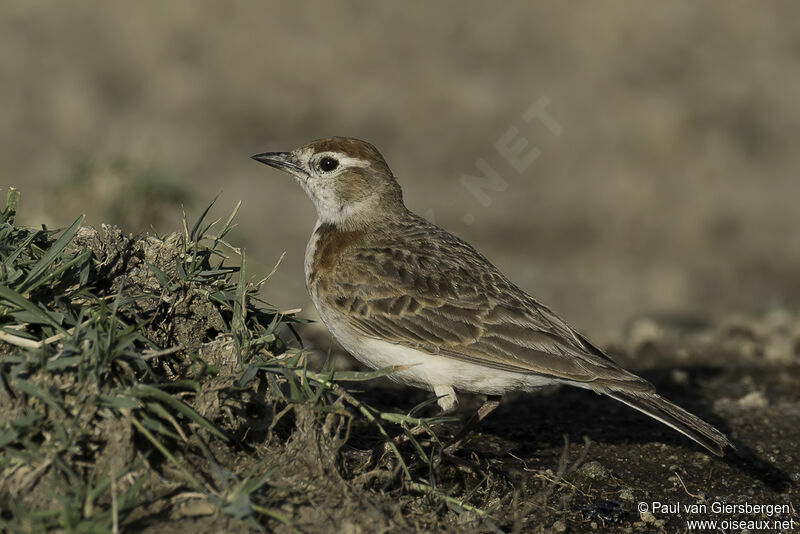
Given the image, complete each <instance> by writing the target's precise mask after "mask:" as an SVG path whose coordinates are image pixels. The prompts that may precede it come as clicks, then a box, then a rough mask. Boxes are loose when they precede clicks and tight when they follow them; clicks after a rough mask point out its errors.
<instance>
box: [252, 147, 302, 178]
mask: <svg viewBox="0 0 800 534" xmlns="http://www.w3.org/2000/svg"><path fill="white" fill-rule="evenodd" d="M251 157H252V158H253V159H254V160H256V161H260V162H261V163H266V164H267V165H269V166H270V167H275V168H276V169H278V170H281V171H285V172H288V173H289V174H293V175H295V176H299V175H304V174H305V170H304V169H303V168H302V167H301V166H300V163H299V162H298V161H297V158H295V157H294V155H293V154H292V153H291V152H264V153H263V154H256V155H255V156H251Z"/></svg>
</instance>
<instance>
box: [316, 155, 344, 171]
mask: <svg viewBox="0 0 800 534" xmlns="http://www.w3.org/2000/svg"><path fill="white" fill-rule="evenodd" d="M338 166H339V162H338V161H336V160H335V159H333V158H328V157H325V158H322V159H321V160H319V168H320V169H322V170H323V171H325V172H330V171H332V170H333V169H335V168H336V167H338Z"/></svg>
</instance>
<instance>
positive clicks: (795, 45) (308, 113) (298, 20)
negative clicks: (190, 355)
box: [0, 0, 800, 343]
mask: <svg viewBox="0 0 800 534" xmlns="http://www.w3.org/2000/svg"><path fill="white" fill-rule="evenodd" d="M0 79H2V83H0V104H1V105H2V116H3V118H2V120H0V136H2V144H1V145H0V189H6V188H7V187H8V186H15V187H17V188H18V189H20V190H21V192H22V206H21V209H20V218H21V222H24V223H28V224H31V225H39V224H41V223H46V224H47V225H48V226H49V227H58V226H64V225H67V224H69V223H70V222H72V220H74V219H75V217H76V216H77V215H78V214H79V213H82V212H86V213H87V216H88V221H87V222H88V223H89V224H92V225H99V224H100V223H104V222H105V223H115V224H119V225H121V226H122V227H123V228H124V229H126V230H128V231H131V232H138V231H148V230H155V231H157V232H159V233H166V232H171V231H175V230H178V229H179V218H180V212H181V210H180V206H181V205H183V206H185V207H186V211H187V214H188V216H189V219H190V220H192V219H194V218H196V216H197V215H199V213H200V212H201V211H202V210H203V209H204V208H205V206H207V205H208V203H209V202H210V201H211V200H212V199H213V198H214V197H215V196H216V195H217V194H221V195H220V199H219V200H218V202H217V206H216V208H215V212H214V213H216V215H217V216H221V217H224V216H227V214H228V213H229V212H230V211H231V210H232V209H233V206H234V205H235V204H236V202H237V201H238V200H240V199H241V200H243V205H242V208H241V211H240V215H239V223H240V224H239V227H238V228H237V230H236V232H235V235H234V236H233V237H232V239H231V240H232V241H233V242H234V243H236V244H239V245H242V246H244V247H246V248H247V251H248V259H250V260H251V261H252V264H251V268H250V269H251V273H252V274H253V275H254V277H256V276H258V275H262V276H263V275H264V274H266V273H268V272H269V271H270V270H271V269H272V267H273V265H274V264H275V262H276V261H277V260H278V258H279V257H280V255H281V254H282V253H283V252H284V251H285V252H286V258H285V261H284V262H283V264H282V265H281V266H280V268H279V270H278V272H277V273H276V274H275V275H274V276H273V278H272V279H271V281H270V282H269V283H268V284H267V286H266V287H265V290H264V296H265V298H266V299H267V300H269V301H271V302H273V303H274V304H275V305H277V306H279V307H280V308H283V309H287V308H295V307H301V306H302V307H303V308H304V314H305V316H307V317H313V316H314V315H313V306H312V305H311V303H310V300H309V298H308V296H307V293H306V291H305V286H304V277H303V273H302V262H303V253H304V248H305V244H306V241H307V239H308V236H309V234H310V232H311V230H312V227H313V225H314V221H315V213H314V210H313V207H312V205H311V203H310V201H308V200H307V199H306V197H305V195H304V194H303V192H302V191H301V190H300V188H299V187H297V186H296V185H295V184H293V183H292V182H291V180H290V179H289V178H288V177H286V176H284V175H281V174H280V173H278V172H277V171H274V170H271V169H268V168H267V167H265V166H263V165H261V164H258V163H256V162H254V161H252V160H250V159H249V156H250V155H251V154H255V153H258V152H263V151H271V150H289V149H292V148H295V147H297V146H299V145H302V144H305V143H307V142H308V141H310V140H312V139H315V138H320V137H326V136H330V135H346V136H354V137H359V138H363V139H366V140H369V141H370V142H372V143H373V144H375V145H376V146H377V147H378V148H379V149H380V150H381V151H382V153H383V154H384V156H385V157H386V159H387V161H388V162H389V164H390V166H391V167H392V169H393V170H394V172H395V174H396V175H397V176H398V179H399V181H400V183H401V185H402V186H403V187H404V190H405V198H406V202H407V204H408V206H409V207H410V208H411V209H413V210H414V211H416V212H418V213H421V214H424V215H425V216H427V217H429V218H431V219H433V220H434V221H435V222H436V223H437V224H439V225H441V226H443V227H445V228H447V229H448V230H450V231H452V232H454V233H456V234H458V235H460V236H461V237H463V238H464V239H466V240H467V241H469V242H470V243H472V244H473V245H474V246H475V247H476V248H477V249H478V250H479V251H481V252H483V253H484V254H485V255H487V256H488V257H489V258H490V259H491V260H492V261H493V262H494V263H496V264H497V265H498V267H500V269H501V270H503V271H504V272H505V273H506V274H508V275H509V277H510V278H511V279H512V280H514V281H515V282H517V283H518V285H520V286H521V287H522V288H523V289H525V290H527V291H529V292H530V293H532V294H534V295H536V296H537V297H538V298H539V299H540V300H541V301H543V302H545V303H547V304H549V305H550V306H551V307H552V308H554V309H555V310H556V311H558V312H560V313H561V314H562V315H564V316H565V317H567V318H569V319H570V320H571V322H572V323H573V325H574V326H576V327H579V328H580V329H582V330H584V331H585V332H586V333H588V334H590V335H591V336H592V337H593V338H594V339H597V340H598V341H599V342H600V343H605V342H608V341H611V340H614V339H615V338H616V337H618V336H619V333H620V332H621V331H622V330H623V329H624V328H625V325H626V324H628V322H629V321H630V320H631V318H633V317H637V316H642V315H648V314H654V315H661V316H678V317H683V318H697V319H698V320H706V319H708V318H715V317H719V316H721V315H728V314H739V313H742V314H746V313H763V312H767V311H769V310H770V309H773V308H782V309H784V308H788V309H791V310H796V309H797V308H798V307H800V235H799V234H800V205H799V204H800V176H798V171H799V170H800V4H799V3H797V2H791V1H785V2H771V3H769V4H758V5H756V4H753V3H748V2H717V3H713V4H708V3H705V4H702V6H700V5H698V4H697V3H696V2H692V1H681V2H669V3H665V2H662V3H632V2H602V3H594V2H582V3H568V4H567V3H560V2H543V3H537V4H535V5H529V3H528V2H517V3H511V2H509V3H503V4H502V7H501V8H498V7H497V6H496V5H490V4H489V3H485V2H466V1H462V0H459V1H447V2H437V3H424V4H423V3H419V4H409V3H399V2H396V3H388V2H386V3H381V4H377V3H375V2H368V1H359V2H335V3H334V2H327V1H317V2H302V3H300V2H295V3H289V2H285V3H270V2H255V1H254V2H243V1H230V2H224V3H221V2H211V1H205V2H201V1H196V0H192V1H188V0H185V1H175V2H168V3H167V2H156V1H152V0H140V1H138V2H128V3H111V2H101V1H86V0H75V1H72V2H69V3H63V2H56V1H41V0H26V1H25V2H3V3H1V4H0ZM537 105H538V106H539V107H538V108H537V109H539V110H540V111H541V110H544V112H543V113H539V114H538V115H536V116H535V117H534V118H533V119H532V120H526V119H525V114H526V112H528V111H529V110H530V109H532V107H533V106H537ZM543 117H544V118H543ZM528 118H529V119H530V118H531V117H530V115H528ZM545 119H546V120H545ZM504 136H505V137H504ZM503 139H504V140H503ZM520 139H525V140H527V143H528V144H527V145H526V146H525V148H524V150H523V151H522V152H523V154H525V155H528V156H529V160H528V161H527V162H526V163H527V164H526V165H517V167H521V170H518V169H517V168H515V167H514V166H513V165H511V164H510V163H509V161H508V159H507V158H505V157H503V156H502V155H501V154H500V152H499V151H498V150H497V148H496V146H495V145H496V144H497V143H498V140H503V141H501V144H505V145H513V144H514V143H516V142H519V140H520ZM532 151H535V152H532ZM535 154H538V156H537V157H535V158H534V157H533V155H535ZM479 160H484V161H485V162H486V163H487V164H488V165H490V166H491V168H492V169H493V170H494V172H495V173H496V175H497V177H499V180H498V179H497V177H495V179H494V180H493V181H491V183H490V184H489V185H491V187H483V188H477V190H476V188H475V187H472V188H470V187H465V186H464V184H463V183H462V176H464V175H473V176H480V174H481V172H480V171H479V170H478V168H477V167H476V162H478V161H479ZM467 182H468V183H469V180H467ZM484 185H486V184H484ZM476 191H477V192H476ZM2 194H4V193H2Z"/></svg>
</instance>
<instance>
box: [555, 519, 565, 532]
mask: <svg viewBox="0 0 800 534" xmlns="http://www.w3.org/2000/svg"><path fill="white" fill-rule="evenodd" d="M566 530H567V525H565V524H564V522H563V521H556V522H555V523H553V531H555V532H566Z"/></svg>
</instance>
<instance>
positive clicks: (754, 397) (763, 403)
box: [736, 391, 769, 408]
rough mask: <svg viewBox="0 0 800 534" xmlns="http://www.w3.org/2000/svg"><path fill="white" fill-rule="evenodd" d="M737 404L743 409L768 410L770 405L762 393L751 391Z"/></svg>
mask: <svg viewBox="0 0 800 534" xmlns="http://www.w3.org/2000/svg"><path fill="white" fill-rule="evenodd" d="M736 402H737V403H738V404H739V406H741V407H742V408H766V407H767V405H768V404H769V403H768V402H767V399H766V397H764V394H763V393H762V392H760V391H751V392H750V393H748V394H747V395H745V396H744V397H742V398H741V399H739V400H738V401H736Z"/></svg>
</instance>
